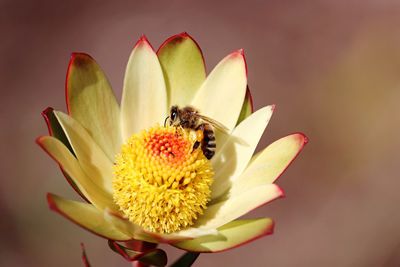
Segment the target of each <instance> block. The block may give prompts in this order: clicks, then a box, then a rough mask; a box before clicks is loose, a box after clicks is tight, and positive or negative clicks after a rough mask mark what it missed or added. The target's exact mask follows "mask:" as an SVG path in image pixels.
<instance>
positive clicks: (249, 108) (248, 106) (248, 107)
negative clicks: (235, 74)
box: [236, 86, 254, 125]
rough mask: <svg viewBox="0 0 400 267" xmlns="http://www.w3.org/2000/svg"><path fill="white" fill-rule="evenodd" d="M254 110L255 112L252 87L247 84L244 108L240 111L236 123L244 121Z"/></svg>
mask: <svg viewBox="0 0 400 267" xmlns="http://www.w3.org/2000/svg"><path fill="white" fill-rule="evenodd" d="M253 112H254V108H253V98H252V96H251V92H250V89H249V87H248V86H247V89H246V96H245V97H244V101H243V105H242V110H241V111H240V115H239V119H238V121H237V123H236V125H239V124H240V123H241V122H242V121H244V120H245V119H246V118H247V117H249V116H250V115H251V113H253Z"/></svg>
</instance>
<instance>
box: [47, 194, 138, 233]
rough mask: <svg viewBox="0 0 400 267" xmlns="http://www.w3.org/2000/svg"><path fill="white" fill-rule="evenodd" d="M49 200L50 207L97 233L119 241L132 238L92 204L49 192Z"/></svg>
mask: <svg viewBox="0 0 400 267" xmlns="http://www.w3.org/2000/svg"><path fill="white" fill-rule="evenodd" d="M47 202H48V204H49V207H50V209H52V210H53V211H55V212H57V213H59V214H61V215H62V216H64V217H65V218H67V219H69V220H71V221H72V222H74V223H75V224H77V225H79V226H81V227H82V228H84V229H86V230H89V231H90V232H92V233H94V234H96V235H99V236H101V237H104V238H107V239H112V240H118V241H127V240H130V239H131V238H130V237H129V236H126V235H124V234H123V233H121V232H120V231H118V230H117V229H116V228H115V227H113V225H112V224H110V223H108V222H107V221H106V220H104V218H103V212H102V211H100V210H99V209H97V208H96V207H94V206H93V205H91V204H87V203H82V202H78V201H73V200H67V199H64V198H62V197H59V196H57V195H54V194H51V193H48V194H47Z"/></svg>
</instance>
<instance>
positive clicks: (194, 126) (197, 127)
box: [164, 106, 228, 159]
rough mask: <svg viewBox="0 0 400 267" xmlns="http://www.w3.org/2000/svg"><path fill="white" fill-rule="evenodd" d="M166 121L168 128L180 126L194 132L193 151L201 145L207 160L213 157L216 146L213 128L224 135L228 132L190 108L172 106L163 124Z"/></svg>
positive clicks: (223, 127) (220, 125)
mask: <svg viewBox="0 0 400 267" xmlns="http://www.w3.org/2000/svg"><path fill="white" fill-rule="evenodd" d="M168 119H169V124H170V126H175V127H177V126H181V127H182V128H184V129H190V130H193V131H195V133H196V142H195V143H194V145H193V150H195V149H197V148H198V147H199V146H200V145H201V150H202V151H203V154H204V156H205V157H206V158H207V159H211V158H212V157H213V156H214V154H215V149H216V146H217V145H216V142H215V132H214V128H216V129H218V130H220V131H222V132H224V133H227V132H228V128H227V127H225V126H224V125H222V124H221V123H219V122H217V121H215V120H213V119H211V118H209V117H207V116H204V115H201V114H200V113H199V111H198V110H197V109H195V108H193V107H191V106H186V107H184V108H179V107H178V106H172V107H171V109H170V114H169V116H168V117H167V118H166V119H165V123H164V124H166V122H167V120H168Z"/></svg>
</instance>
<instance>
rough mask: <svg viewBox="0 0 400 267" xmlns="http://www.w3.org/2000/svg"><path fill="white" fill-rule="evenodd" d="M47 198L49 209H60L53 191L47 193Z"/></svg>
mask: <svg viewBox="0 0 400 267" xmlns="http://www.w3.org/2000/svg"><path fill="white" fill-rule="evenodd" d="M46 199H47V205H48V206H49V209H50V210H52V211H56V212H57V211H58V208H57V205H56V203H55V202H54V199H53V196H52V194H51V193H47V195H46Z"/></svg>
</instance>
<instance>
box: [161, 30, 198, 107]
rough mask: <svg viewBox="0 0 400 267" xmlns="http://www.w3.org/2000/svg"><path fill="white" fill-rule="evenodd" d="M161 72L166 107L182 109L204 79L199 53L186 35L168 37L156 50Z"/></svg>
mask: <svg viewBox="0 0 400 267" xmlns="http://www.w3.org/2000/svg"><path fill="white" fill-rule="evenodd" d="M157 55H158V58H159V60H160V63H161V66H162V68H163V71H164V77H165V81H166V86H167V92H168V99H169V101H168V103H169V104H168V107H170V106H172V105H179V106H186V105H188V104H189V103H190V102H191V100H192V99H193V97H194V95H195V93H196V92H197V90H198V89H199V88H200V86H201V84H202V83H203V82H204V80H205V79H206V69H205V65H204V58H203V54H202V53H201V50H200V47H199V45H198V44H197V43H196V42H195V41H194V40H193V38H192V37H190V36H189V35H188V34H187V33H186V32H184V33H181V34H177V35H174V36H172V37H170V38H168V39H167V40H166V41H165V42H164V43H163V44H162V45H161V46H160V48H159V49H158V51H157Z"/></svg>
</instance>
